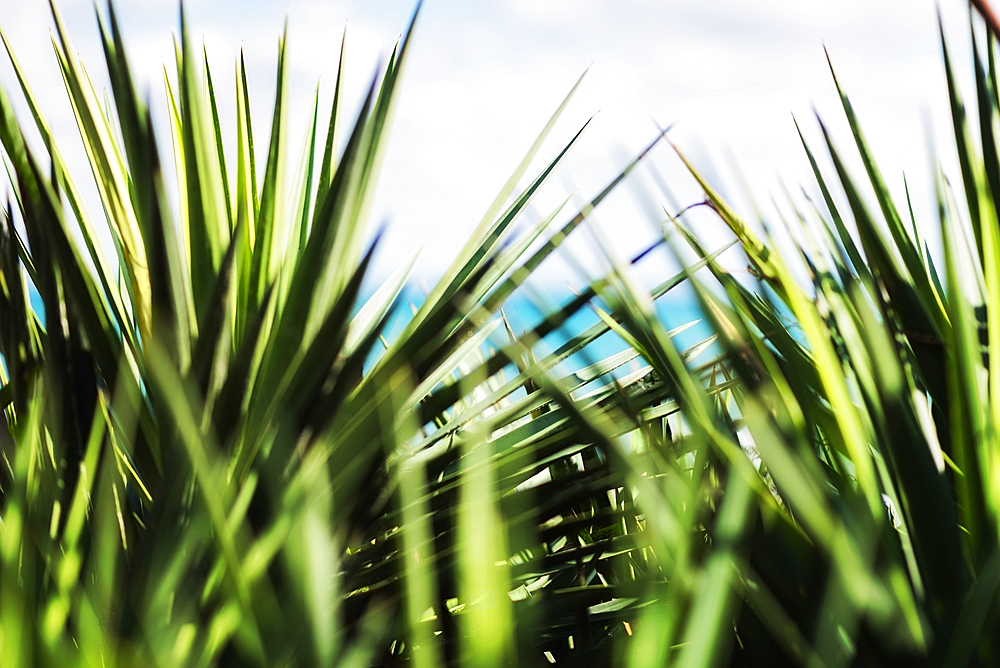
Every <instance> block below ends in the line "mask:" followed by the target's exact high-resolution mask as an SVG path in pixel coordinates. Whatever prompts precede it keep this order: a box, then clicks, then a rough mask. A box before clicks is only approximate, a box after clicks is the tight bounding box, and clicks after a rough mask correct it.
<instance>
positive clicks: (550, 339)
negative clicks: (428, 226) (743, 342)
mask: <svg viewBox="0 0 1000 668" xmlns="http://www.w3.org/2000/svg"><path fill="white" fill-rule="evenodd" d="M29 292H30V300H31V306H32V308H33V309H34V310H35V312H36V313H37V314H38V316H39V318H40V319H41V320H42V321H43V322H44V318H45V307H44V305H43V304H42V300H41V296H40V295H39V294H38V291H37V290H35V288H34V286H31V285H29ZM366 298H367V296H366V297H364V298H363V299H361V300H359V301H360V303H363V302H364V300H365V299H366ZM543 298H544V299H545V304H538V303H536V300H535V299H534V298H531V297H528V296H526V295H524V294H521V293H520V292H515V293H514V295H512V296H511V297H510V298H509V299H508V300H507V302H506V303H505V304H504V307H503V311H504V314H506V316H507V320H508V322H510V325H511V328H512V329H513V330H514V333H515V335H518V336H520V335H521V334H522V333H524V332H527V331H531V330H532V329H533V328H534V327H536V326H537V325H538V324H539V323H540V322H541V321H542V320H543V316H544V313H545V312H546V311H551V310H553V309H556V308H559V307H561V306H562V305H563V304H565V303H567V302H568V301H570V300H571V299H572V298H573V295H571V294H569V293H564V294H553V295H548V294H547V295H544V297H543ZM400 300H401V303H400V307H399V308H398V309H397V310H396V314H395V315H394V316H393V317H392V318H391V319H390V321H389V325H388V327H387V328H386V331H385V332H384V333H383V335H384V336H385V338H386V339H387V340H388V341H390V342H391V341H393V340H394V339H395V338H396V337H397V336H398V335H399V334H400V333H401V332H402V331H403V329H404V328H405V326H406V324H407V323H408V322H409V321H410V318H411V317H412V313H411V309H410V305H411V304H413V305H414V306H419V305H420V303H422V301H423V294H422V293H421V292H420V291H419V290H417V289H415V288H412V287H408V288H406V289H405V290H404V292H403V294H402V295H401V296H400ZM597 303H598V305H600V306H601V307H602V308H603V309H605V310H607V306H606V305H605V304H604V303H603V302H597ZM656 313H657V315H658V316H659V319H660V322H661V323H662V324H663V327H664V329H665V330H666V331H669V330H672V329H675V328H677V327H680V326H682V325H686V324H688V323H692V322H695V321H699V322H697V324H695V325H694V326H692V327H690V328H689V329H687V330H686V331H684V332H682V333H680V334H678V335H676V336H675V337H674V338H673V341H674V343H675V345H676V347H677V349H678V350H680V351H682V352H683V351H684V350H686V349H688V348H690V347H692V346H694V345H697V344H698V343H700V342H702V341H704V340H705V339H706V338H708V337H709V336H711V334H712V329H711V327H710V326H709V324H708V323H707V321H706V320H705V319H704V317H703V315H702V313H701V311H700V309H699V306H698V302H697V300H696V298H695V296H694V294H693V293H692V292H691V290H690V289H689V288H688V287H687V286H679V287H677V288H675V289H674V290H673V291H671V292H669V293H667V294H666V295H664V296H663V297H661V298H660V299H659V300H658V301H657V302H656ZM599 320H600V319H599V318H598V316H597V315H596V314H595V313H594V311H593V310H592V309H590V308H588V307H584V308H582V309H580V311H578V312H577V313H576V314H575V315H574V316H572V317H571V318H569V320H567V321H566V322H565V323H564V324H563V326H562V327H561V328H559V329H557V330H555V331H553V332H552V333H550V334H549V335H548V336H546V337H545V338H544V339H543V340H542V341H541V342H539V344H538V345H537V346H536V348H535V350H534V353H535V356H536V359H540V358H542V357H544V356H545V354H547V353H550V352H552V351H555V350H556V349H558V348H559V347H560V346H561V345H563V344H564V343H565V342H566V341H567V340H569V338H571V337H572V336H574V335H576V334H578V333H580V332H583V331H584V330H586V329H587V328H589V327H591V326H592V325H594V324H596V323H597V322H599ZM506 343H507V334H506V332H505V331H504V329H503V327H502V326H501V327H499V328H497V330H496V331H495V332H494V335H493V337H492V339H491V340H490V341H488V342H487V345H486V347H493V348H496V347H498V346H501V345H505V344H506ZM627 347H628V345H627V344H626V343H625V341H624V340H622V339H621V337H619V336H618V335H617V334H615V333H614V332H606V333H605V334H603V335H601V336H600V337H599V338H597V339H596V340H594V341H593V342H591V343H590V344H589V345H588V346H587V347H586V348H585V349H584V350H583V351H581V352H580V353H577V354H575V355H573V356H571V357H569V358H568V359H566V360H564V361H563V362H561V363H560V364H559V365H558V366H557V367H556V369H555V372H556V374H557V375H560V376H565V375H568V374H570V373H573V372H575V371H578V370H580V369H582V368H583V367H585V366H587V365H589V364H592V363H594V362H597V361H600V360H602V359H605V358H607V357H610V356H611V355H614V354H615V353H619V352H621V351H623V350H625V349H626V348H627ZM380 352H381V351H380V350H376V351H374V353H373V359H374V356H375V355H377V354H378V353H380ZM484 352H488V350H484ZM718 352H719V348H718V346H717V345H715V346H713V347H712V348H710V349H709V350H707V351H705V352H704V353H702V355H701V356H700V357H699V358H698V359H696V360H694V362H693V363H694V364H695V365H697V364H699V363H702V362H704V361H707V360H708V359H710V356H713V355H717V354H718ZM373 359H372V360H370V361H369V365H370V362H371V361H373ZM640 363H641V362H640Z"/></svg>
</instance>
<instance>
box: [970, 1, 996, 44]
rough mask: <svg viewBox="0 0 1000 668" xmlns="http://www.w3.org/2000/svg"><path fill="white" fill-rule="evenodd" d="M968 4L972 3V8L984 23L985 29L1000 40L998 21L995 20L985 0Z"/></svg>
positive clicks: (994, 15) (991, 9)
mask: <svg viewBox="0 0 1000 668" xmlns="http://www.w3.org/2000/svg"><path fill="white" fill-rule="evenodd" d="M969 2H971V3H972V6H973V7H975V8H976V11H978V12H979V15H980V16H982V17H983V20H984V21H986V27H987V29H988V30H989V31H990V32H991V33H992V34H993V36H994V37H996V38H997V39H1000V20H997V15H996V14H995V13H994V12H993V8H992V7H990V3H989V2H987V0H969Z"/></svg>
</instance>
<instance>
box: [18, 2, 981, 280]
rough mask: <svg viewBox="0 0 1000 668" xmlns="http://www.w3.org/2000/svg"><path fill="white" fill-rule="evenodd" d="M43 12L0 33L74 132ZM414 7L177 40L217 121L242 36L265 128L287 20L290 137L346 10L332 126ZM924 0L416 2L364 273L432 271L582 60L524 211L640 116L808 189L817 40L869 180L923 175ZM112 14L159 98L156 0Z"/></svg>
mask: <svg viewBox="0 0 1000 668" xmlns="http://www.w3.org/2000/svg"><path fill="white" fill-rule="evenodd" d="M45 4H46V3H41V2H16V3H9V2H5V6H4V14H3V18H2V19H0V25H2V26H3V28H4V30H5V31H6V34H7V35H8V37H10V38H11V40H12V42H13V46H14V48H15V51H16V52H17V53H18V55H19V57H20V58H21V59H22V61H23V62H24V64H25V68H26V70H27V71H28V72H27V73H28V76H29V78H30V80H31V81H33V82H35V86H36V88H37V89H38V90H39V91H40V92H41V91H42V90H45V91H46V92H47V93H48V94H47V95H46V99H45V100H43V106H44V107H45V108H46V109H47V110H49V113H50V115H51V117H52V121H53V125H54V127H55V129H56V131H57V132H58V133H60V134H62V135H64V136H65V135H68V136H69V137H70V138H71V140H72V141H75V130H74V129H73V124H72V117H71V114H70V112H69V108H68V106H67V105H66V104H65V102H64V101H63V99H62V98H63V93H62V90H61V82H60V80H59V78H58V72H57V70H56V68H55V63H54V59H53V58H52V55H51V47H50V45H49V43H48V40H46V39H44V36H45V34H46V31H47V29H48V26H49V23H50V22H49V19H48V17H47V11H46V7H45ZM941 4H942V12H943V13H944V15H945V21H946V27H947V29H948V34H949V39H950V40H951V42H952V44H953V46H952V50H953V51H954V52H955V54H956V61H958V62H959V63H961V64H964V63H965V62H966V54H967V37H966V36H965V34H964V33H965V31H966V27H967V22H966V20H965V11H966V9H965V3H964V2H962V1H961V0H942V3H941ZM8 5H9V6H8ZM60 5H61V7H62V8H63V13H64V15H65V16H66V18H67V23H68V25H69V26H70V30H71V32H72V36H73V39H74V41H75V43H76V45H77V47H78V48H79V50H80V52H81V54H82V56H83V57H84V58H85V59H86V60H87V62H88V63H89V64H90V68H91V74H92V76H94V77H95V81H97V82H100V81H101V80H102V78H103V72H102V66H101V59H102V54H101V52H100V47H99V43H98V41H97V33H96V29H95V27H94V20H93V9H92V6H91V4H90V2H88V1H85V0H74V1H72V2H67V1H63V2H61V3H60ZM412 5H413V2H412V0H385V1H384V2H378V3H371V2H362V1H361V0H353V1H352V2H344V3H328V2H317V1H315V0H288V2H287V3H271V2H264V1H263V0H255V1H252V2H236V1H235V0H219V1H216V2H207V1H204V2H186V3H185V6H186V8H187V10H188V14H189V19H190V23H191V32H192V34H193V35H205V36H206V37H205V40H206V43H207V45H208V48H209V55H210V58H211V60H212V64H213V71H214V72H215V75H216V82H215V83H216V87H217V89H218V92H219V95H220V102H221V103H222V106H223V109H222V112H223V114H224V115H225V114H227V113H230V114H231V111H229V110H228V109H227V106H230V105H231V99H232V89H233V82H232V72H233V62H234V60H235V56H236V51H237V50H238V49H239V47H240V45H243V46H244V48H245V49H246V54H247V58H248V69H249V75H250V78H251V81H250V85H251V89H252V91H254V97H253V103H254V113H255V118H256V119H257V122H258V128H259V129H258V133H264V132H266V131H267V126H266V124H265V123H264V119H265V118H266V117H267V116H268V115H269V112H270V107H271V104H272V101H271V96H272V95H273V85H274V83H273V79H274V66H275V61H276V45H277V38H278V35H279V34H280V31H281V28H282V25H283V23H284V20H285V17H286V14H287V15H288V16H289V25H290V27H289V37H290V47H289V58H290V67H291V77H290V81H291V84H292V86H293V89H292V99H293V101H294V104H293V118H292V123H291V125H290V130H291V131H292V133H293V134H292V136H293V138H294V142H293V145H294V146H295V147H296V149H297V147H298V138H299V137H300V136H301V132H302V131H303V129H304V127H305V122H306V117H307V115H308V113H309V111H310V110H311V105H312V99H313V93H314V87H315V84H316V80H317V78H319V77H322V93H321V100H322V102H321V104H323V105H327V104H329V100H330V97H331V95H332V85H333V81H334V77H335V74H336V72H335V68H336V59H337V54H338V52H339V48H340V40H341V36H342V34H343V29H344V25H345V22H346V23H347V25H348V38H347V39H348V46H347V70H348V71H347V75H346V77H347V78H346V93H347V100H348V108H349V109H351V111H350V112H349V113H347V115H346V117H345V118H347V119H349V118H351V117H352V115H353V109H354V104H356V101H357V100H358V98H359V96H360V95H361V94H362V92H363V91H364V89H365V88H366V87H367V83H368V81H369V78H370V76H371V74H372V72H373V71H374V67H375V63H376V62H377V60H378V58H379V56H380V55H381V56H382V57H384V56H386V55H387V54H388V52H389V50H390V49H391V48H392V45H393V43H394V42H395V40H396V38H397V37H398V35H399V32H400V31H401V30H403V29H404V28H405V25H406V21H407V20H408V18H409V16H410V13H411V11H412ZM934 6H935V3H934V2H932V1H931V0H815V1H812V2H806V3H803V2H801V1H795V0H768V1H767V2H753V3H749V2H745V1H743V0H719V1H718V2H712V3H692V2H690V1H689V0H667V1H660V0H615V1H613V2H612V1H611V0H573V1H572V2H570V1H569V0H495V1H494V2H482V3H467V2H458V1H456V0H428V1H427V2H426V3H425V6H424V9H423V15H422V16H421V18H420V21H419V23H418V26H417V33H416V35H415V41H414V44H413V51H412V53H411V59H410V61H409V64H408V67H407V70H406V72H405V78H404V84H403V89H402V96H401V100H400V106H399V108H398V113H397V118H396V125H395V127H394V130H393V133H392V135H391V140H390V142H391V143H390V150H389V153H388V155H387V160H386V163H385V167H384V174H383V179H382V185H381V188H380V191H379V195H378V198H377V200H376V205H375V209H374V210H373V215H374V216H375V217H376V219H383V218H389V219H390V220H392V222H393V226H392V229H391V232H390V235H389V237H388V238H387V240H386V243H385V248H384V251H383V253H382V255H381V260H380V261H381V263H382V267H383V268H388V267H391V266H394V265H395V264H397V263H398V262H400V261H402V258H403V257H404V256H406V255H408V254H409V252H410V250H411V249H413V248H415V247H417V246H418V245H420V244H421V243H422V242H424V241H428V242H429V243H430V247H431V248H433V249H434V252H433V253H426V254H425V257H424V258H423V259H422V261H421V264H420V265H419V267H420V270H421V271H423V272H424V273H429V274H433V273H435V272H436V271H439V270H440V269H441V268H443V266H444V264H445V259H446V258H448V257H449V256H450V255H451V254H452V253H453V252H454V251H456V250H457V249H458V247H459V246H460V245H461V243H462V242H463V241H464V237H465V235H466V234H467V233H468V232H469V231H470V230H471V229H472V227H473V226H474V225H475V224H476V223H477V222H478V221H479V217H480V215H481V214H482V213H483V212H484V211H485V210H486V208H487V206H488V205H489V203H490V201H491V200H492V198H493V195H494V194H495V193H496V192H497V191H498V190H499V188H500V186H501V185H502V184H503V182H504V181H505V180H506V178H507V176H508V175H509V173H510V172H511V170H512V169H513V168H514V167H515V165H516V164H517V163H518V161H519V160H520V158H521V155H522V154H523V152H524V151H525V150H526V149H527V147H528V146H529V145H530V143H531V141H532V140H533V139H534V136H535V134H536V133H537V132H538V131H539V130H540V129H541V127H542V126H543V125H544V123H545V121H546V120H547V118H548V116H549V114H550V113H551V112H552V111H553V110H554V109H555V107H556V106H557V105H558V103H559V101H560V100H561V99H562V97H563V95H564V94H565V92H566V91H567V90H568V89H569V87H570V86H571V85H572V83H573V82H574V81H575V80H576V78H577V76H579V74H580V73H581V72H582V71H583V70H584V69H585V68H586V67H587V66H588V65H590V64H592V66H591V70H590V72H589V74H588V76H587V78H586V79H585V82H584V84H583V86H582V87H581V89H580V91H579V93H578V95H577V98H576V99H575V101H574V103H573V104H572V105H571V106H570V108H569V109H568V110H567V114H566V118H565V120H564V122H563V123H562V124H561V125H560V126H559V128H558V129H557V131H556V132H555V133H554V135H553V138H552V141H550V143H549V146H548V149H547V152H545V156H546V157H550V156H552V155H553V154H554V152H555V151H556V150H558V149H559V148H561V144H562V143H564V142H565V141H567V140H568V138H569V137H570V136H572V134H573V132H575V131H576V129H577V128H578V127H579V126H580V125H582V123H583V122H584V121H585V120H586V119H587V118H588V117H589V116H591V115H592V114H594V113H595V112H597V111H598V110H600V114H599V115H598V116H597V118H596V119H595V121H594V122H593V123H592V125H591V127H590V128H589V130H588V132H587V134H586V136H585V137H584V138H583V139H582V140H581V143H580V145H579V146H578V147H577V148H576V150H575V152H574V154H573V155H572V156H571V157H570V158H569V159H568V161H567V165H568V169H567V171H566V173H565V174H564V175H563V176H561V177H557V178H556V179H555V180H554V181H553V183H552V187H551V188H550V191H549V192H548V193H543V194H542V195H541V196H540V199H539V200H538V204H537V207H536V210H537V211H546V209H547V207H550V206H552V205H553V204H554V202H556V201H560V200H561V199H562V198H563V197H564V196H566V195H567V194H568V193H570V192H572V191H573V190H574V189H579V190H580V192H581V193H582V194H583V195H585V196H588V197H589V196H590V195H592V194H593V193H594V192H595V191H596V190H597V189H598V188H600V187H602V186H603V184H604V183H605V182H606V180H607V179H609V178H610V177H611V176H613V175H614V173H615V172H616V170H617V169H618V168H619V167H620V166H621V165H622V163H623V159H624V156H627V155H630V154H632V153H634V152H635V151H636V150H638V149H639V148H640V147H641V146H643V145H644V144H645V143H646V142H648V141H649V140H650V139H651V138H652V137H653V136H654V135H655V129H654V125H653V119H656V120H657V121H659V122H660V123H671V122H675V121H676V122H677V128H676V130H675V132H674V133H673V135H672V136H674V137H676V139H677V141H679V142H680V144H681V145H683V146H685V147H686V148H689V150H690V151H693V152H699V157H700V158H701V159H708V158H712V159H713V160H714V161H715V162H716V163H717V164H718V165H719V166H718V168H717V172H718V174H719V176H720V178H724V179H725V178H729V175H727V172H728V171H729V170H730V168H731V167H732V165H730V164H727V162H726V161H725V160H723V159H722V158H721V157H720V156H723V149H724V148H726V147H728V148H729V149H731V150H732V152H734V153H735V154H737V155H738V156H739V162H740V166H741V167H742V168H743V169H744V170H746V171H747V179H748V180H749V181H750V182H751V186H752V187H754V188H755V189H757V190H758V192H761V193H765V194H764V195H761V196H760V199H762V200H766V199H767V196H766V193H769V192H777V190H778V181H777V178H776V174H779V173H780V174H781V175H782V176H783V177H784V179H785V180H786V181H788V182H789V183H790V184H792V185H793V186H794V185H796V184H797V183H799V182H808V181H809V180H810V175H809V173H808V171H807V165H806V164H805V161H804V158H803V157H802V152H801V147H800V146H799V145H798V138H797V136H796V135H795V132H794V128H793V126H792V124H791V119H790V114H791V113H792V112H794V113H795V114H796V117H797V118H798V119H799V120H800V122H801V123H802V125H803V128H804V131H805V132H806V134H807V136H808V137H809V138H810V139H811V140H812V141H814V142H817V148H818V147H819V145H818V141H819V134H818V131H817V130H816V125H815V122H814V120H813V118H812V107H813V105H815V106H816V107H817V108H819V109H820V111H821V113H822V116H823V118H824V119H825V120H828V122H829V123H830V125H831V128H832V129H833V130H834V133H835V135H836V136H837V137H838V142H839V145H841V146H842V147H843V148H845V149H847V148H849V145H848V141H849V136H848V135H847V134H846V132H845V128H844V122H843V120H842V113H841V112H840V110H839V102H838V100H837V98H836V94H835V90H834V89H833V85H832V81H831V79H830V76H829V71H828V70H827V66H826V61H825V57H824V55H823V50H822V47H823V44H824V43H825V44H826V45H827V46H828V48H829V50H830V53H831V57H832V59H833V62H834V64H835V67H836V69H837V73H838V75H839V76H840V78H841V82H842V83H843V84H844V86H845V89H847V90H848V91H849V92H850V95H851V99H852V101H853V102H854V103H855V105H856V107H857V110H858V112H859V115H860V117H861V120H862V123H863V125H864V127H865V128H866V131H867V134H868V137H869V140H870V141H871V143H872V145H873V147H874V149H875V150H876V153H877V156H878V157H879V159H880V160H881V161H883V163H884V171H885V172H886V174H887V177H889V178H891V179H893V182H894V183H898V181H899V178H898V175H899V174H900V173H901V171H902V170H903V169H904V168H906V169H907V172H908V175H910V177H911V178H913V179H914V182H921V179H922V178H923V177H924V174H923V173H926V169H927V166H926V157H927V152H926V149H925V145H926V142H925V141H924V129H925V128H924V125H923V123H924V120H923V115H924V113H925V112H926V111H927V110H929V111H930V112H931V113H932V114H933V116H934V118H935V121H934V125H933V127H934V129H935V133H936V134H937V136H938V137H939V139H947V136H948V134H947V133H948V132H949V130H948V117H947V108H946V106H945V104H944V102H945V99H944V87H943V86H944V84H943V74H942V70H941V66H940V55H939V45H938V44H937V33H936V31H937V26H936V23H935V10H934ZM116 7H117V8H118V10H119V13H120V15H121V18H122V23H123V27H124V29H125V31H126V43H127V45H128V47H129V49H130V54H131V57H132V60H133V62H134V64H135V65H136V67H137V70H139V71H140V72H141V73H142V76H143V78H145V79H147V80H149V81H150V85H149V90H150V91H151V94H152V95H153V96H154V98H157V97H159V96H160V95H161V94H162V86H161V83H160V77H161V68H162V63H163V61H164V59H166V60H167V62H168V66H169V63H170V62H172V61H171V59H172V56H173V52H172V49H173V47H172V37H171V35H172V32H173V31H174V30H175V26H176V22H177V11H176V5H175V3H174V2H173V0H156V2H154V3H152V4H151V3H150V2H148V0H118V2H116ZM102 11H103V10H102ZM12 81H13V79H12V75H11V73H10V70H9V68H8V67H7V65H6V63H4V62H0V82H2V83H3V84H4V85H5V86H6V87H7V88H8V90H11V89H12ZM99 85H100V83H99ZM967 89H968V87H967ZM321 113H325V112H322V111H321ZM22 117H23V116H22ZM164 129H165V128H164ZM164 139H166V136H164ZM260 145H262V142H258V146H260ZM699 147H704V148H699ZM67 153H71V152H70V151H67ZM75 155H76V157H77V158H78V159H79V158H82V156H80V154H79V152H77V153H76V154H75ZM71 157H72V156H71ZM942 158H943V159H945V160H946V161H947V160H952V157H951V156H948V155H943V156H942ZM657 165H658V167H660V169H661V171H662V172H663V173H664V174H665V175H666V177H667V178H668V180H669V181H670V183H671V186H672V187H674V188H676V189H677V191H678V192H679V193H681V194H680V195H679V196H680V197H682V198H683V197H696V196H697V195H696V192H695V191H693V190H692V189H691V187H690V183H689V182H688V181H686V180H685V179H684V176H683V174H682V172H681V170H680V169H679V167H678V165H677V164H676V161H675V160H673V159H672V158H671V155H670V152H669V151H666V150H662V151H658V158H657ZM729 180H730V181H731V178H729ZM690 193H694V194H690ZM650 197H651V198H653V199H655V197H654V196H653V195H650ZM624 199H627V198H624ZM928 199H929V195H928V194H927V193H926V192H917V193H915V204H916V206H917V208H918V213H919V210H920V209H921V207H924V208H925V209H926V208H928V207H929V201H928ZM619 206H620V207H621V209H620V210H621V211H622V213H620V214H618V213H616V212H615V210H612V209H609V210H607V211H605V210H603V209H602V211H601V212H600V213H601V215H600V219H601V222H602V224H603V225H605V227H607V228H611V229H613V230H614V231H615V232H616V233H615V234H612V235H610V236H611V237H612V238H614V239H615V242H616V243H619V242H620V243H621V244H622V245H623V246H624V245H626V244H627V243H628V240H629V239H630V238H632V237H634V238H636V239H641V238H644V235H647V234H648V230H649V227H648V220H646V219H645V218H643V216H645V215H648V214H644V213H642V212H641V211H638V210H636V208H635V207H634V206H631V205H629V204H627V203H626V204H621V203H620V204H619ZM622 253H623V254H627V253H626V252H625V251H624V250H623V251H622Z"/></svg>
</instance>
